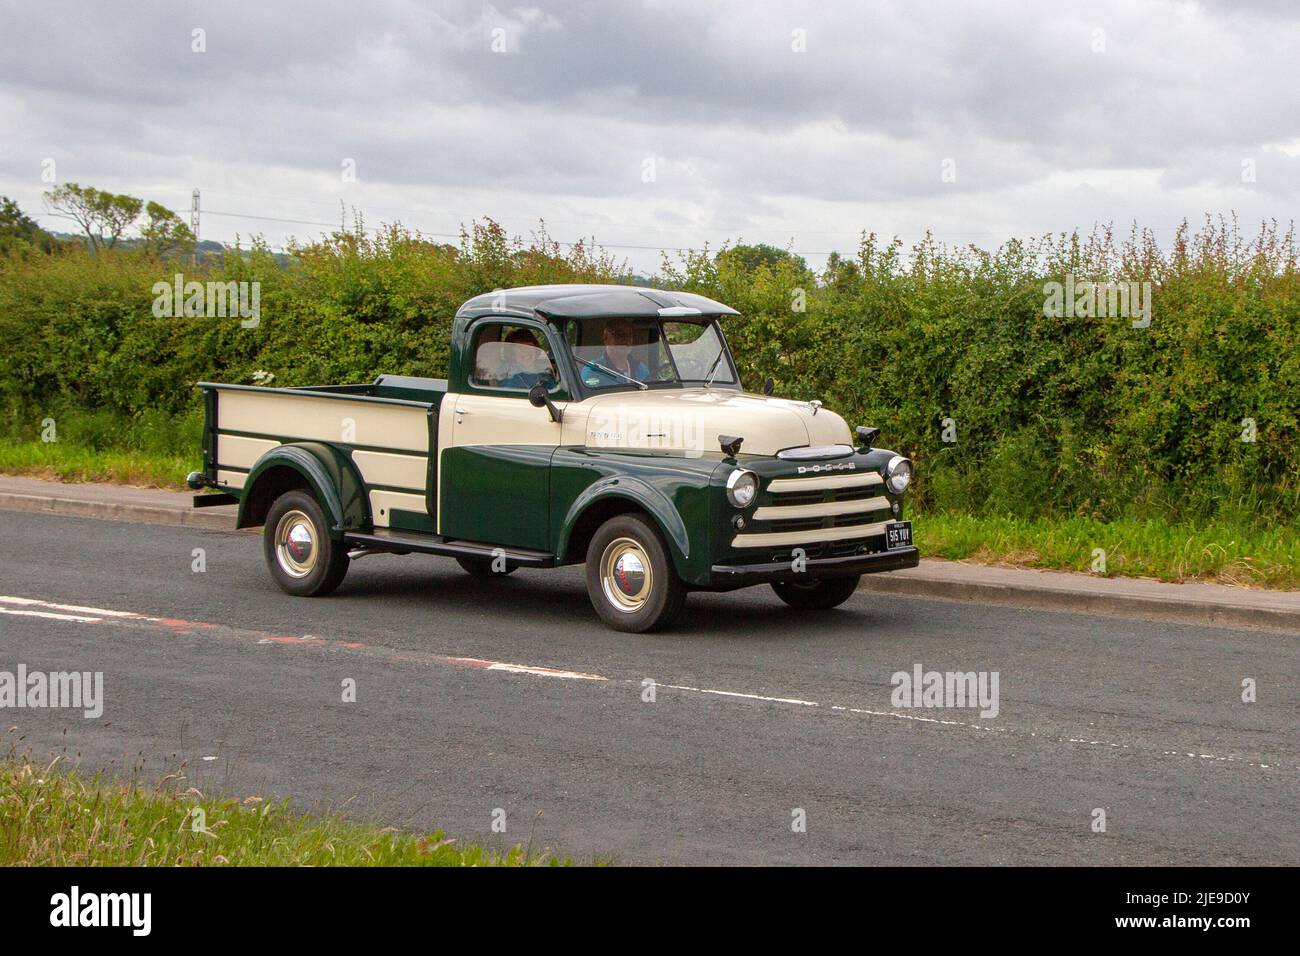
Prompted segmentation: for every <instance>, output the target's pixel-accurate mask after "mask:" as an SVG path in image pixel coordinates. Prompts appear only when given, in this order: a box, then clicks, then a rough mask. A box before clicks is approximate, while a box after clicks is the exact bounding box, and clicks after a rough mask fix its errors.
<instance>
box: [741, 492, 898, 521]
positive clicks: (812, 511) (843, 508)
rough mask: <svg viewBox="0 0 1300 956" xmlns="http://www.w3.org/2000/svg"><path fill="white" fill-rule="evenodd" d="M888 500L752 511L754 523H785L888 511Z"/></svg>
mask: <svg viewBox="0 0 1300 956" xmlns="http://www.w3.org/2000/svg"><path fill="white" fill-rule="evenodd" d="M888 510H889V499H888V498H886V497H884V496H883V495H880V496H877V497H875V498H863V499H862V500H860V501H822V502H817V503H815V504H810V505H782V504H775V505H764V506H763V507H762V508H758V509H757V510H755V511H754V520H755V521H785V520H793V519H796V518H825V517H827V516H829V515H860V514H866V513H867V512H869V511H888Z"/></svg>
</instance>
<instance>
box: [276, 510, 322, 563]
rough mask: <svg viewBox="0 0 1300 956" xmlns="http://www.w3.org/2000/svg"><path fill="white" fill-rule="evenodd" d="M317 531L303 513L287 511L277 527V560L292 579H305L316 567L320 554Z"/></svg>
mask: <svg viewBox="0 0 1300 956" xmlns="http://www.w3.org/2000/svg"><path fill="white" fill-rule="evenodd" d="M319 550H320V549H319V548H317V547H316V529H315V526H314V525H313V524H312V521H311V518H309V517H307V515H306V514H304V513H303V512H301V511H286V512H285V513H284V515H283V516H282V517H281V518H280V521H279V523H278V524H276V526H275V559H276V561H277V562H279V565H280V570H282V571H283V572H284V573H285V574H287V575H289V577H291V578H305V577H306V576H307V575H309V574H311V572H312V569H313V568H315V567H316V557H317V555H318V554H319Z"/></svg>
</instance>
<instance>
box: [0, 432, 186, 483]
mask: <svg viewBox="0 0 1300 956" xmlns="http://www.w3.org/2000/svg"><path fill="white" fill-rule="evenodd" d="M202 467H203V457H202V455H201V454H200V453H199V452H198V451H195V453H194V454H193V455H178V454H166V453H160V452H143V451H125V450H122V449H116V448H104V449H97V448H84V447H77V446H75V445H72V444H70V443H68V442H62V441H60V442H54V443H51V444H45V443H43V442H39V441H36V442H6V441H0V474H6V475H25V476H27V477H30V478H47V479H50V480H53V481H74V482H75V481H109V482H113V483H115V484H119V485H131V486H132V487H135V488H173V489H179V488H184V487H185V476H186V475H187V474H189V473H190V472H191V471H198V470H199V469H201V468H202Z"/></svg>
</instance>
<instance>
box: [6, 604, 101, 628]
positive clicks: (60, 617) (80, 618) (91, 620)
mask: <svg viewBox="0 0 1300 956" xmlns="http://www.w3.org/2000/svg"><path fill="white" fill-rule="evenodd" d="M0 614H15V615H19V616H21V617H45V618H50V619H51V620H55V621H74V622H76V623H77V624H98V623H99V622H100V621H101V620H102V618H98V617H86V616H84V615H81V614H54V613H53V612H51V611H19V610H16V609H14V608H11V607H0Z"/></svg>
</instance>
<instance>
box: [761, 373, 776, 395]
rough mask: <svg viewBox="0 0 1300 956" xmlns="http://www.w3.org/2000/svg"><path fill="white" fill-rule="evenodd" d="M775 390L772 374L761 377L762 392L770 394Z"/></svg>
mask: <svg viewBox="0 0 1300 956" xmlns="http://www.w3.org/2000/svg"><path fill="white" fill-rule="evenodd" d="M775 390H776V382H774V381H772V376H770V375H769V376H768V377H767V378H765V379H763V394H764V395H771V394H772V392H774V391H775Z"/></svg>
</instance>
